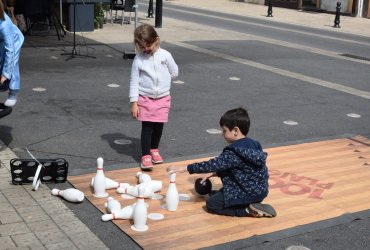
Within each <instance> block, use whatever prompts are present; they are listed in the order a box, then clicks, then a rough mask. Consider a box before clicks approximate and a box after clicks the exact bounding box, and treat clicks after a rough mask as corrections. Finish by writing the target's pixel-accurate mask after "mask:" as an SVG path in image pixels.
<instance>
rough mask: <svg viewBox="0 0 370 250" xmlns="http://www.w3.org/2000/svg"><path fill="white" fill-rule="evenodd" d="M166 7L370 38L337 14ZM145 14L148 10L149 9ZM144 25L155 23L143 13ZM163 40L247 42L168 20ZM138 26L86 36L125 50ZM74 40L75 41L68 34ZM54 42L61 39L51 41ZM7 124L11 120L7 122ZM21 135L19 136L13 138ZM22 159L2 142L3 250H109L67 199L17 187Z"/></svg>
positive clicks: (189, 1)
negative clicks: (16, 165) (14, 165)
mask: <svg viewBox="0 0 370 250" xmlns="http://www.w3.org/2000/svg"><path fill="white" fill-rule="evenodd" d="M166 5H184V6H191V7H196V8H202V9H208V10H212V11H220V12H226V13H233V14H238V15H243V16H249V17H254V18H261V19H267V20H269V21H271V22H285V23H290V24H297V25H303V26H310V27H315V28H320V29H326V30H331V31H333V30H334V31H337V32H348V33H355V34H360V35H364V36H370V19H364V18H355V17H349V16H342V17H341V26H342V28H340V29H334V28H332V26H333V22H334V15H332V14H325V13H316V12H304V11H298V10H290V9H284V8H276V7H274V8H273V15H274V17H273V18H267V17H266V14H267V7H266V6H263V5H256V4H248V3H244V2H231V1H228V0H170V1H165V2H164V6H166ZM143 11H144V12H145V10H143ZM140 21H141V22H146V23H151V24H154V19H148V18H145V17H144V16H143V13H140ZM158 32H159V35H160V37H161V39H162V41H166V42H176V41H186V40H205V39H207V40H210V39H214V40H225V39H243V38H245V37H246V35H244V34H240V33H238V32H231V31H226V30H225V31H222V32H220V31H219V30H217V29H215V28H211V27H207V26H202V25H196V24H194V23H191V22H183V21H181V22H180V21H177V20H174V19H169V18H164V19H163V28H162V29H158ZM132 33H133V24H131V25H123V26H121V25H120V24H114V25H111V24H109V23H108V24H105V26H104V28H103V29H102V30H98V31H95V32H85V33H84V36H85V37H86V38H89V39H93V40H95V41H97V42H99V43H105V44H110V45H112V46H115V47H116V48H117V49H119V50H124V49H125V47H123V46H124V45H123V44H124V43H126V44H127V43H130V42H132ZM68 36H69V39H70V38H71V37H72V36H71V35H68ZM49 39H55V37H53V38H49ZM3 119H6V118H3ZM13 136H17V135H13ZM16 157H17V156H16V155H15V154H14V153H13V152H12V151H11V150H10V149H9V148H7V147H6V146H5V145H4V144H2V143H1V142H0V161H1V166H0V246H1V249H67V248H68V249H107V247H106V246H105V245H104V244H103V243H102V241H100V240H99V238H97V236H95V235H94V233H92V232H91V231H90V229H89V228H88V227H87V226H85V225H84V224H83V223H82V222H81V221H80V220H79V219H78V218H77V217H76V216H75V215H74V213H73V212H72V211H71V210H70V209H69V208H67V207H66V206H65V204H64V202H63V201H62V199H60V198H59V197H55V196H52V195H51V191H50V189H49V188H48V187H47V186H45V185H43V186H41V187H40V188H39V190H37V191H32V190H31V185H24V186H17V185H12V183H11V175H10V172H9V168H10V166H9V161H10V159H12V158H16Z"/></svg>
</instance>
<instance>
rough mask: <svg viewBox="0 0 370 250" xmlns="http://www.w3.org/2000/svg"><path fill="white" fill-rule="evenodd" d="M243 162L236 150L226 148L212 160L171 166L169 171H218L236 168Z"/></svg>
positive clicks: (190, 172) (192, 172) (191, 172)
mask: <svg viewBox="0 0 370 250" xmlns="http://www.w3.org/2000/svg"><path fill="white" fill-rule="evenodd" d="M241 162H242V160H241V159H240V158H239V157H238V156H237V155H235V153H234V152H232V151H230V150H227V149H226V150H224V151H223V152H222V153H221V154H220V155H219V156H218V157H216V158H213V159H211V160H208V161H203V162H199V163H193V164H189V165H188V166H170V167H168V168H167V171H169V172H170V171H171V170H172V171H174V172H180V173H184V172H186V171H188V172H189V174H194V173H197V174H202V173H213V172H216V173H217V172H221V171H225V170H228V169H232V168H235V167H236V166H239V165H240V163H241Z"/></svg>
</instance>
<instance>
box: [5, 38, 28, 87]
mask: <svg viewBox="0 0 370 250" xmlns="http://www.w3.org/2000/svg"><path fill="white" fill-rule="evenodd" d="M16 37H17V39H16V40H15V41H14V47H15V50H14V65H13V70H12V72H11V78H10V79H9V80H10V82H9V89H10V90H15V91H19V89H20V88H21V76H20V72H19V58H20V55H21V48H22V44H23V41H24V37H23V35H22V33H19V34H17V36H16ZM0 46H3V44H0ZM4 63H5V50H4V49H0V65H1V66H0V67H1V69H0V70H1V72H3V67H4Z"/></svg>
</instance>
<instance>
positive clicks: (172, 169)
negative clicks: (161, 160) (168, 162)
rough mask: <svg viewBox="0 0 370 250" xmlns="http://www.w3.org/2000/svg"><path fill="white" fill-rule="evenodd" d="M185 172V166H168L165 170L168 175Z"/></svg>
mask: <svg viewBox="0 0 370 250" xmlns="http://www.w3.org/2000/svg"><path fill="white" fill-rule="evenodd" d="M186 171H188V167H187V166H169V167H168V168H167V172H168V173H170V174H173V173H176V172H179V173H185V172H186Z"/></svg>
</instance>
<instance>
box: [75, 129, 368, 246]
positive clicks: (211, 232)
mask: <svg viewBox="0 0 370 250" xmlns="http://www.w3.org/2000/svg"><path fill="white" fill-rule="evenodd" d="M266 151H267V152H268V153H269V157H268V167H269V172H270V194H269V196H268V198H267V199H266V200H265V201H264V202H265V203H269V204H271V205H273V206H274V207H275V209H276V211H277V213H278V216H277V217H276V218H272V219H268V218H261V219H257V218H250V217H247V218H237V217H226V216H218V215H213V214H209V213H207V212H205V211H204V204H205V203H204V198H203V197H198V196H196V195H195V193H194V189H193V183H194V180H195V179H196V178H197V175H189V174H187V173H185V174H178V175H177V180H176V183H177V188H178V191H179V193H180V194H189V195H190V197H191V200H190V201H181V202H180V205H179V207H178V210H177V211H176V212H168V211H167V210H164V209H162V208H161V204H162V203H163V202H164V201H163V199H162V200H148V199H146V202H147V203H148V204H149V206H150V207H149V208H148V213H162V214H164V216H165V218H164V220H160V221H152V220H149V219H148V226H149V230H148V231H146V232H142V233H139V232H135V231H132V230H131V228H130V227H131V225H132V224H133V222H132V221H129V220H115V221H114V223H115V224H116V225H117V226H118V227H119V228H120V229H121V230H122V231H124V232H125V233H126V234H128V235H129V236H130V237H132V239H133V240H135V241H136V242H137V243H138V244H139V245H140V246H142V247H143V248H144V249H197V248H201V247H207V246H212V245H217V244H221V243H226V242H231V241H235V240H239V239H245V238H249V237H251V236H253V235H262V234H266V233H272V232H275V231H278V230H284V229H288V228H292V227H295V226H300V225H305V224H308V223H313V222H317V221H322V220H325V219H330V218H335V217H338V216H340V215H342V214H344V213H354V212H359V211H364V210H368V209H370V200H369V197H370V181H369V180H370V140H369V139H367V138H364V137H361V136H356V137H354V138H344V139H336V140H329V141H322V142H313V143H304V144H299V145H292V146H284V147H277V148H269V149H266ZM203 160H206V159H194V160H191V161H190V160H189V161H183V162H173V163H166V164H162V165H158V166H156V168H155V170H153V171H152V172H150V175H151V177H152V179H154V180H162V181H163V190H162V191H161V192H160V194H162V195H164V196H165V194H166V189H167V186H168V182H169V181H168V175H167V173H166V167H167V166H168V165H171V164H172V165H186V164H189V163H191V162H197V161H203ZM137 171H139V168H131V169H122V170H114V171H108V170H107V169H105V175H106V176H107V177H109V178H112V179H114V180H116V181H119V182H128V183H131V184H136V177H135V173H136V172H137ZM94 175H95V174H88V175H82V176H74V177H69V178H68V180H69V181H70V182H71V183H72V185H73V186H75V188H77V189H79V190H81V191H83V192H84V193H85V195H86V197H87V199H89V200H90V201H91V202H92V203H93V204H94V205H95V206H96V207H97V208H98V209H99V210H100V211H102V212H103V213H105V208H104V205H103V204H104V202H106V199H97V198H94V197H93V196H92V190H91V188H90V187H89V184H90V181H91V178H92V177H93V176H94ZM216 180H217V181H218V182H217V183H216ZM212 182H213V184H214V186H218V187H219V186H220V182H219V180H218V178H213V179H212ZM108 192H109V194H110V195H111V196H113V197H116V198H118V199H119V201H120V202H121V204H122V206H126V205H130V204H132V203H134V202H135V200H124V199H122V198H121V196H120V195H119V194H118V193H116V190H108ZM104 223H109V222H102V226H104Z"/></svg>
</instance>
